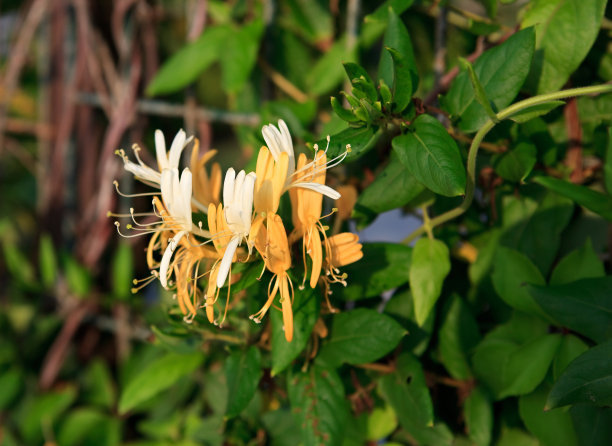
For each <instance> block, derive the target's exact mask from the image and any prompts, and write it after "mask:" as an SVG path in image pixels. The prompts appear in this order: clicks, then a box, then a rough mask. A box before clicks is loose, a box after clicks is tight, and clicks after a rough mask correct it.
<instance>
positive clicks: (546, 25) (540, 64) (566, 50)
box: [522, 0, 606, 94]
mask: <svg viewBox="0 0 612 446" xmlns="http://www.w3.org/2000/svg"><path fill="white" fill-rule="evenodd" d="M605 6H606V0H592V1H589V2H583V1H582V0H536V1H533V2H531V3H530V5H529V8H528V9H527V12H526V14H525V17H524V19H523V23H522V26H523V27H527V26H532V25H535V26H536V34H537V45H536V49H537V51H536V54H535V57H534V60H533V66H532V67H531V71H530V73H529V79H528V85H529V87H530V88H531V90H532V91H533V92H534V93H537V94H542V93H548V92H551V91H555V90H558V89H559V88H561V87H562V86H563V85H564V84H565V83H566V82H567V80H568V79H569V77H570V74H572V73H573V72H574V71H575V70H576V68H578V66H579V65H580V63H581V62H582V60H583V59H584V58H585V57H586V55H587V53H588V52H589V49H590V48H591V46H592V45H593V42H595V38H596V37H597V34H598V32H599V26H600V24H601V20H602V18H603V15H604V10H605ZM568 36H572V39H571V44H568Z"/></svg>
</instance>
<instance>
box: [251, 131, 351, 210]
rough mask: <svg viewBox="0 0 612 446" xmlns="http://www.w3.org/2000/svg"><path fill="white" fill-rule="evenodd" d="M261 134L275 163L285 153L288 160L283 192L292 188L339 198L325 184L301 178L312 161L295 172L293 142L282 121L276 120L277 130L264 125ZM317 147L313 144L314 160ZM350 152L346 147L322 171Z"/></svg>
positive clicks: (318, 167) (328, 139)
mask: <svg viewBox="0 0 612 446" xmlns="http://www.w3.org/2000/svg"><path fill="white" fill-rule="evenodd" d="M261 133H262V135H263V138H264V140H265V141H266V144H267V147H268V149H269V150H270V153H271V154H272V157H273V158H274V160H275V161H276V162H278V160H279V157H280V155H281V153H283V152H286V153H287V155H288V158H289V163H288V165H287V177H286V180H285V187H284V188H283V192H285V191H287V190H289V189H291V188H293V187H300V188H304V189H310V190H313V191H315V192H318V193H320V194H322V195H325V196H327V197H329V198H331V199H332V200H337V199H338V198H340V193H338V191H336V190H334V189H332V188H331V187H329V186H326V185H325V184H319V183H316V182H312V181H306V179H305V178H303V177H302V176H301V174H302V173H303V172H304V171H306V170H308V168H310V166H311V164H312V165H314V161H312V162H311V163H309V164H308V165H306V166H304V169H301V170H300V171H296V170H295V153H294V151H293V142H292V140H291V133H289V128H288V127H287V124H285V121H283V120H282V119H279V120H278V128H276V127H275V126H274V125H272V124H268V125H264V126H263V127H262V129H261ZM329 142H330V137H329V136H328V137H327V148H326V149H325V153H327V149H328V148H329ZM318 150H319V147H318V146H317V145H316V144H315V159H316V156H317V151H318ZM349 150H350V146H347V151H345V152H343V153H342V154H341V155H339V156H337V157H336V158H334V159H332V160H330V161H328V162H327V164H326V165H325V166H323V169H325V170H327V169H329V168H331V167H334V166H336V165H338V164H339V163H341V162H342V160H344V158H346V155H347V153H348V152H349ZM320 168H321V167H320V166H317V169H320ZM316 173H317V170H315V171H314V172H313V175H314V174H316Z"/></svg>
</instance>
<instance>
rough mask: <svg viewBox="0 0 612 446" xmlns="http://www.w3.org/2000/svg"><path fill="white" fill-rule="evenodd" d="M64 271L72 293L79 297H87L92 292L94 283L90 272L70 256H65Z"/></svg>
mask: <svg viewBox="0 0 612 446" xmlns="http://www.w3.org/2000/svg"><path fill="white" fill-rule="evenodd" d="M64 270H65V273H66V282H68V288H69V289H70V291H71V292H72V293H74V294H76V295H77V296H78V297H85V296H87V295H88V294H89V291H90V290H91V281H92V279H91V273H90V272H89V270H87V268H85V267H84V266H83V265H81V264H80V263H79V262H78V261H77V260H76V259H75V258H74V257H72V256H70V255H67V256H65V261H64Z"/></svg>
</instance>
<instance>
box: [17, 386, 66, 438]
mask: <svg viewBox="0 0 612 446" xmlns="http://www.w3.org/2000/svg"><path fill="white" fill-rule="evenodd" d="M76 394H77V392H76V389H75V388H74V387H66V388H64V389H62V390H61V391H52V392H49V393H46V394H43V395H38V396H36V397H35V398H33V399H29V400H27V401H26V402H25V404H23V405H22V406H21V407H20V408H19V412H18V414H17V416H16V420H17V424H18V426H19V430H20V432H21V435H22V437H23V439H24V440H25V444H42V440H43V430H42V429H43V426H49V427H51V428H52V427H53V425H54V423H55V422H56V421H57V420H58V419H59V417H60V416H61V415H62V413H64V412H65V411H66V409H68V408H69V407H70V406H71V405H72V403H73V402H74V400H75V399H76Z"/></svg>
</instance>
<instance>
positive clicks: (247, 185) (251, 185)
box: [241, 172, 257, 229]
mask: <svg viewBox="0 0 612 446" xmlns="http://www.w3.org/2000/svg"><path fill="white" fill-rule="evenodd" d="M256 179H257V176H256V175H255V173H254V172H251V173H250V174H248V175H247V176H246V178H245V180H244V186H243V188H242V206H241V207H242V218H243V222H244V225H245V226H247V227H248V228H249V229H250V228H251V217H252V215H253V190H254V189H255V180H256Z"/></svg>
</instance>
